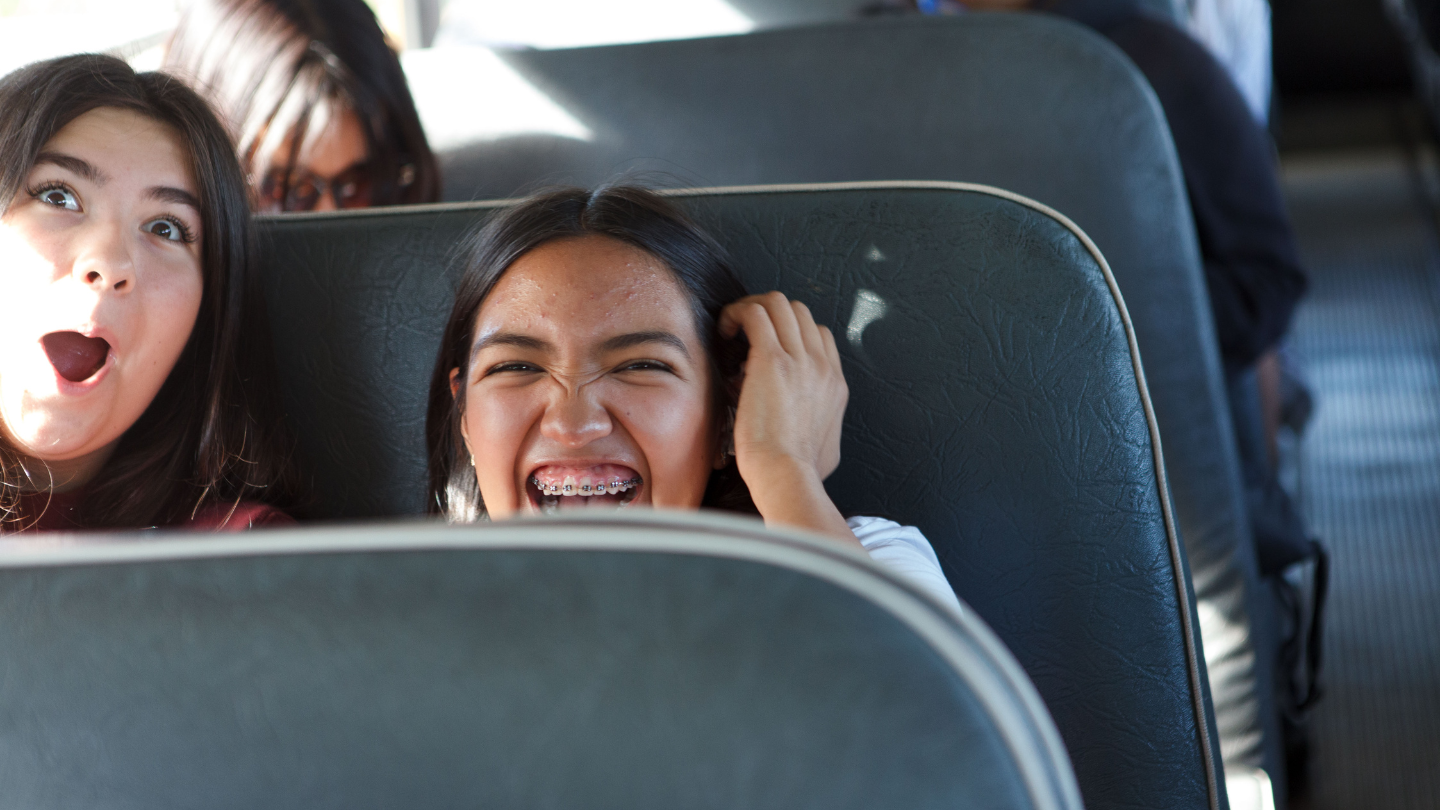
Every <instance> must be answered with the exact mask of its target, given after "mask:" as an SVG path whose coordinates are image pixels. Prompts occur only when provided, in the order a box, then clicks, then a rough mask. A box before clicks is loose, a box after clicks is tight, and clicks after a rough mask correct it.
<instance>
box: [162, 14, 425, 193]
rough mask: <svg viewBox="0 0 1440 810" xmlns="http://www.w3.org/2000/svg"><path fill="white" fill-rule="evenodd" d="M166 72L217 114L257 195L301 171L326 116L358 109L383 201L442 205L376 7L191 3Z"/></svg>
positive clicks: (376, 187)
mask: <svg viewBox="0 0 1440 810" xmlns="http://www.w3.org/2000/svg"><path fill="white" fill-rule="evenodd" d="M161 69H162V70H164V71H166V72H167V73H172V74H174V75H176V76H179V77H180V78H182V79H184V80H185V81H187V82H189V83H190V84H191V86H193V87H194V88H195V89H196V90H197V91H198V92H199V93H200V94H201V95H202V96H204V97H205V98H206V99H207V100H208V101H209V102H210V103H211V104H213V105H214V107H215V109H216V111H217V112H218V113H219V114H220V117H221V118H222V119H224V120H225V122H226V123H227V124H228V125H229V126H230V129H231V133H232V136H233V137H234V139H235V143H236V148H237V150H238V152H239V155H240V163H241V165H242V166H243V167H244V168H245V171H246V172H247V173H249V175H250V178H251V183H252V185H254V186H255V187H257V188H258V187H259V184H260V182H261V180H262V179H263V178H264V177H265V176H266V175H267V174H268V173H269V172H270V171H271V170H272V169H273V168H276V167H291V166H294V165H295V160H296V158H297V156H298V155H299V153H300V149H301V147H302V146H304V144H305V141H306V136H307V133H309V131H310V127H311V125H312V123H313V122H314V118H315V117H316V116H317V115H319V114H326V113H328V114H330V115H332V116H333V115H334V114H336V113H338V112H339V111H340V110H350V111H352V112H354V113H355V115H356V117H357V118H359V119H360V121H361V123H362V125H363V127H364V129H365V138H366V142H367V145H368V147H369V149H368V153H369V158H368V164H369V169H370V171H369V173H370V175H371V182H372V187H373V191H372V194H371V203H372V204H374V205H392V204H409V203H428V202H436V201H438V200H439V199H440V170H439V168H438V167H437V165H436V163H435V156H434V154H433V153H432V152H431V151H430V145H429V143H428V142H427V141H426V140H425V132H424V130H423V129H422V128H421V126H420V116H419V115H418V114H417V113H416V111H415V101H414V99H413V98H411V95H410V87H409V85H408V84H407V83H406V81H405V74H404V72H403V71H402V70H401V68H400V60H399V58H398V57H397V56H396V55H395V52H394V51H393V50H391V48H390V45H389V44H388V43H387V42H386V41H385V34H384V32H383V31H382V30H381V29H380V23H379V22H377V21H376V19H375V13H374V12H373V11H371V10H370V7H369V6H367V5H366V4H365V2H364V0H191V2H190V3H189V5H188V6H187V7H186V9H185V11H184V13H183V14H182V15H181V17H180V24H179V26H178V27H177V28H176V29H175V33H174V35H173V36H172V37H171V40H170V44H169V47H168V48H167V49H166V53H165V60H164V64H163V65H162V67H161ZM309 134H313V133H309ZM287 136H288V141H289V149H288V154H277V152H279V151H280V150H279V146H280V145H281V144H282V142H284V141H286V139H287Z"/></svg>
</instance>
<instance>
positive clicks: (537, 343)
mask: <svg viewBox="0 0 1440 810" xmlns="http://www.w3.org/2000/svg"><path fill="white" fill-rule="evenodd" d="M645 343H662V344H664V345H666V346H670V347H671V348H673V349H675V350H676V351H678V352H680V353H681V354H683V355H685V358H686V359H687V360H688V359H690V349H689V348H688V347H686V345H685V341H683V340H681V339H680V338H679V337H677V336H676V335H675V334H674V333H673V332H665V331H662V330H653V331H649V332H628V333H626V334H623V335H616V336H615V337H612V338H609V339H607V340H606V341H605V342H604V343H601V344H600V350H601V351H605V352H613V351H619V350H620V349H628V348H630V347H631V346H640V345H642V344H645ZM491 346H514V347H516V348H520V349H534V350H536V351H547V350H549V349H551V348H553V347H552V346H551V345H550V344H549V343H548V342H546V341H544V340H541V339H540V338H537V337H531V336H530V335H522V334H519V333H518V332H496V333H494V334H491V335H486V336H485V337H483V338H481V339H479V340H477V341H475V345H474V346H473V347H471V349H470V359H471V360H472V361H473V360H474V359H475V356H476V355H478V354H480V352H482V351H484V350H485V349H488V348H490V347H491Z"/></svg>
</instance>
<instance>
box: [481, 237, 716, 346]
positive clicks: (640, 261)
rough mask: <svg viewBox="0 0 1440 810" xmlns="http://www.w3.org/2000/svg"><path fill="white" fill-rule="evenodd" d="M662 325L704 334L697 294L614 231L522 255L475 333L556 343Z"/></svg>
mask: <svg viewBox="0 0 1440 810" xmlns="http://www.w3.org/2000/svg"><path fill="white" fill-rule="evenodd" d="M652 329H663V330H666V331H670V332H673V333H674V334H676V335H678V336H679V337H680V338H681V339H683V340H686V341H694V340H696V338H697V335H696V332H695V324H694V318H693V316H692V315H691V310H690V300H689V298H688V296H687V295H686V294H685V291H684V289H683V288H682V287H681V286H680V283H679V282H678V281H677V280H676V279H675V276H674V274H673V273H672V272H670V269H669V268H667V267H666V266H665V265H664V263H663V262H661V261H660V260H659V259H657V258H655V257H654V256H652V255H650V254H649V253H646V252H645V251H643V250H640V249H639V248H636V247H633V246H631V245H628V244H626V243H624V242H621V241H619V240H618V239H612V238H611V237H608V236H599V235H585V236H577V237H567V238H564V239H557V240H553V241H550V242H546V243H545V244H543V245H541V246H540V247H537V248H535V249H533V250H531V251H529V252H528V253H525V254H524V255H522V256H521V257H520V258H519V259H517V260H515V262H514V263H513V264H512V265H510V269H509V270H507V271H505V275H503V276H501V278H500V281H499V282H498V283H497V284H496V285H495V288H494V289H493V290H492V291H491V293H490V295H489V296H488V297H487V298H486V299H485V303H484V304H483V305H482V306H481V307H480V313H479V315H478V316H477V318H476V330H475V336H476V338H477V339H478V338H482V337H484V336H485V335H487V334H491V333H494V332H496V331H502V330H503V331H515V332H523V333H525V334H531V335H535V336H537V337H544V338H545V339H547V340H549V341H551V342H554V343H557V344H559V343H563V342H565V341H567V340H589V339H599V338H603V337H605V336H607V335H614V334H621V333H626V332H636V331H647V330H652Z"/></svg>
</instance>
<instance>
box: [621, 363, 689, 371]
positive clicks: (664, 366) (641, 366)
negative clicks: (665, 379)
mask: <svg viewBox="0 0 1440 810" xmlns="http://www.w3.org/2000/svg"><path fill="white" fill-rule="evenodd" d="M674 370H675V369H673V368H671V367H670V365H669V364H668V363H662V362H660V361H659V360H631V361H630V362H628V363H623V364H621V366H620V368H618V369H616V371H674Z"/></svg>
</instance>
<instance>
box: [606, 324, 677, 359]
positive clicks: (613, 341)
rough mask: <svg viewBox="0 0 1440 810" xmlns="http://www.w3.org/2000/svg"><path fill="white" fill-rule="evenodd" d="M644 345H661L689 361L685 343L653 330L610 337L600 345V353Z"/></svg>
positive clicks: (670, 335)
mask: <svg viewBox="0 0 1440 810" xmlns="http://www.w3.org/2000/svg"><path fill="white" fill-rule="evenodd" d="M645 343H662V344H664V345H666V346H669V347H670V348H672V349H675V350H676V351H678V352H680V353H681V354H683V355H685V359H687V360H688V359H690V349H689V348H687V347H686V346H685V341H683V340H681V339H680V338H679V337H678V336H677V335H675V334H674V333H673V332H665V331H661V330H654V331H650V332H630V333H628V334H624V335H616V336H615V337H612V338H610V339H609V340H606V341H605V342H604V343H602V344H600V348H601V350H602V351H607V352H613V351H618V350H620V349H628V348H630V347H631V346H639V345H642V344H645Z"/></svg>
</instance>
